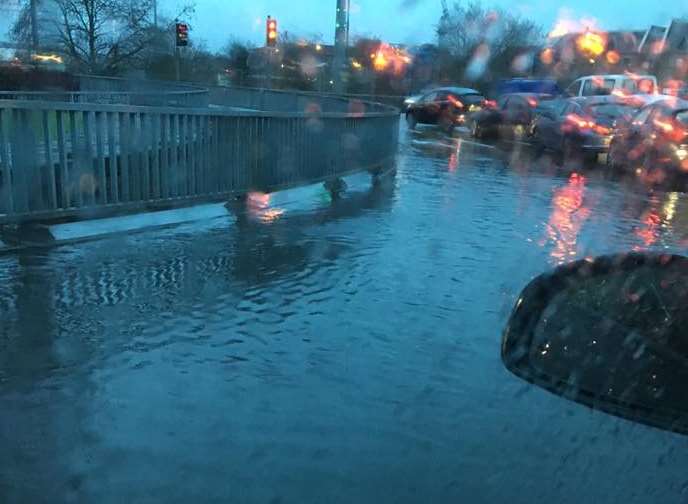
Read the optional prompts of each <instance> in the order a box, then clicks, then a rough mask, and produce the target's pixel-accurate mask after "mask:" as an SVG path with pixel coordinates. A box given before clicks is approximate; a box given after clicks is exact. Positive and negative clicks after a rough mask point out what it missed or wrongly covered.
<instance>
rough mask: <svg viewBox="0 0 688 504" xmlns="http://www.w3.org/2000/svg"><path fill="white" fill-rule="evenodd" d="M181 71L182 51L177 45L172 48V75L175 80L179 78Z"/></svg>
mask: <svg viewBox="0 0 688 504" xmlns="http://www.w3.org/2000/svg"><path fill="white" fill-rule="evenodd" d="M181 73H182V51H181V49H180V48H179V47H175V48H174V75H175V79H176V80H181Z"/></svg>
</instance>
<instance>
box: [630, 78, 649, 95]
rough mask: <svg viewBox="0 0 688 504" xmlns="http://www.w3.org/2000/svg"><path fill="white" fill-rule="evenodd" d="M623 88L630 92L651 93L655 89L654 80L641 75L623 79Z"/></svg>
mask: <svg viewBox="0 0 688 504" xmlns="http://www.w3.org/2000/svg"><path fill="white" fill-rule="evenodd" d="M623 88H624V89H625V90H626V91H628V92H629V93H630V94H653V93H655V91H656V87H655V83H654V81H653V80H652V79H648V78H643V77H640V78H633V79H626V80H624V83H623Z"/></svg>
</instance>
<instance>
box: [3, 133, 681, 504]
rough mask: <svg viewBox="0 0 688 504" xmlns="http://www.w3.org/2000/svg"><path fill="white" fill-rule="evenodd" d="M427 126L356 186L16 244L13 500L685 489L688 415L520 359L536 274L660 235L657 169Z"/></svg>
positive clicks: (668, 220) (6, 412)
mask: <svg viewBox="0 0 688 504" xmlns="http://www.w3.org/2000/svg"><path fill="white" fill-rule="evenodd" d="M406 133H407V132H405V131H404V132H402V139H403V141H402V144H401V146H400V148H401V154H400V162H399V168H400V171H399V174H398V176H397V178H396V179H395V180H391V181H387V183H382V184H380V185H377V186H375V187H374V188H372V189H368V187H369V185H368V181H367V180H366V181H365V186H361V187H358V186H356V185H355V184H353V186H352V190H351V191H349V192H348V193H347V194H346V195H345V196H344V197H343V198H342V199H340V200H338V201H334V202H331V203H330V202H329V198H327V197H326V196H323V194H322V192H321V193H317V194H316V195H313V194H312V192H310V193H309V192H308V191H306V190H304V191H303V192H300V193H298V194H299V195H300V198H301V201H300V200H299V199H298V198H297V199H296V203H294V204H291V203H290V204H286V203H285V204H283V203H282V201H281V200H280V198H279V197H272V196H267V195H259V194H256V195H252V196H251V197H250V198H249V202H248V203H249V204H248V205H247V209H248V217H249V218H246V219H239V220H236V221H235V220H234V219H227V220H221V219H220V220H217V221H213V222H212V223H207V224H202V223H201V224H199V223H197V224H194V225H192V226H186V227H180V228H177V229H173V230H163V231H155V232H147V233H142V234H136V235H132V236H126V237H116V238H111V239H107V240H102V241H97V242H91V243H83V244H79V245H73V246H67V247H61V248H58V249H54V250H48V251H42V252H39V253H37V252H35V251H27V252H24V253H22V254H21V255H19V256H5V257H0V310H2V311H1V316H2V324H0V411H1V412H2V414H0V446H1V447H2V448H3V450H1V451H0V502H2V503H3V504H4V503H5V502H10V503H14V502H21V503H23V502H104V503H109V502H195V501H200V502H204V501H217V502H285V503H286V502H329V503H340V502H341V503H349V502H418V501H419V500H420V501H424V502H511V503H512V504H521V503H523V504H526V503H527V504H534V503H540V502H561V503H579V502H616V501H621V500H623V501H624V502H636V503H638V504H640V503H644V502H648V501H651V502H660V501H661V502H678V501H680V497H681V494H680V492H681V490H680V489H681V484H682V483H683V481H685V470H684V469H685V467H686V464H687V463H688V458H687V457H688V455H686V453H688V450H685V449H680V448H681V446H680V442H678V441H677V440H676V438H674V437H672V436H670V435H667V434H665V433H658V432H655V431H653V430H649V429H646V430H641V429H639V428H638V429H633V427H632V426H629V425H628V424H624V423H622V422H621V421H620V420H617V419H610V418H608V417H606V416H604V415H597V414H594V413H591V412H590V411H588V410H586V409H584V408H575V407H571V406H569V405H568V404H566V402H565V401H560V400H558V399H556V398H553V397H550V396H548V395H546V394H540V393H538V392H533V391H532V389H531V388H528V387H527V386H523V385H522V384H520V383H518V381H517V380H516V379H514V378H512V377H511V376H510V375H509V374H508V373H507V372H506V371H505V370H503V368H502V366H501V364H500V359H499V347H498V346H499V336H500V333H501V330H502V326H503V324H504V322H505V320H506V318H507V316H508V313H509V310H510V308H511V306H512V304H513V302H514V299H515V297H516V295H517V294H518V292H519V291H520V289H521V288H522V287H523V285H525V284H526V283H527V282H528V281H529V280H530V279H531V278H532V277H533V276H535V275H537V274H540V273H541V272H543V271H545V270H547V269H549V268H550V267H551V262H559V261H563V260H566V259H568V258H573V257H578V256H580V255H581V254H599V253H606V252H609V251H610V250H619V249H621V250H623V249H630V248H632V247H633V246H635V245H637V244H638V241H639V237H638V236H637V235H636V234H634V231H635V230H636V229H642V227H643V226H644V225H645V223H644V218H643V217H642V216H643V214H644V212H646V211H647V209H648V208H650V207H651V205H650V206H648V201H649V200H648V199H647V196H646V194H642V193H639V192H637V191H634V190H631V189H627V188H624V187H622V186H620V185H619V184H617V183H616V182H611V181H607V180H603V179H601V178H600V177H596V176H595V175H594V174H589V173H586V174H585V175H583V174H578V175H575V176H570V177H568V176H567V177H564V178H562V175H561V174H560V173H556V174H554V175H551V176H550V174H549V173H548V172H547V171H540V170H539V168H538V166H537V165H528V163H527V160H522V161H520V162H519V163H518V164H517V165H516V164H507V163H505V161H504V158H498V157H496V153H495V151H494V149H486V148H481V147H479V146H475V145H474V144H471V143H469V142H461V143H459V142H458V140H457V139H456V138H447V137H443V136H440V135H438V134H436V133H428V134H427V135H426V134H425V133H424V132H420V133H419V132H414V133H411V134H408V135H407V134H406ZM509 162H510V163H511V162H512V160H511V159H509ZM514 166H518V168H517V169H516V168H514ZM452 167H453V168H452ZM448 168H449V169H448ZM674 194H675V193H674ZM657 198H658V199H657V205H656V206H654V207H652V208H656V209H657V210H656V212H657V213H659V215H660V217H661V223H660V226H659V227H660V229H661V230H662V233H663V234H661V235H660V236H661V239H657V240H656V241H655V243H654V244H653V245H651V246H650V247H651V248H654V247H657V246H659V245H661V246H662V247H668V248H669V249H670V250H673V251H677V250H681V247H682V242H683V240H684V239H685V238H686V237H688V221H687V220H686V219H685V217H683V216H684V215H686V212H684V211H683V208H685V197H684V195H683V194H676V195H675V196H671V195H663V194H660V193H659V192H658V193H657ZM593 207H594V211H593V210H592V208H593ZM273 210H274V211H276V212H279V215H277V213H276V212H272V211H273ZM266 215H267V217H265V216H266ZM264 217H265V218H264ZM543 223H546V236H545V243H544V244H543V245H545V244H546V245H547V247H542V246H539V245H538V243H539V242H541V240H542V235H543ZM550 246H551V250H550V249H549V247H550ZM677 447H678V448H677ZM684 448H688V446H685V447H684ZM660 459H661V460H663V461H665V462H666V463H665V464H664V465H663V469H662V471H660V472H658V471H656V468H657V464H658V460H660ZM649 473H651V474H653V478H645V477H644V476H645V475H647V474H649ZM543 482H544V483H543ZM46 496H47V497H46ZM648 496H649V497H648Z"/></svg>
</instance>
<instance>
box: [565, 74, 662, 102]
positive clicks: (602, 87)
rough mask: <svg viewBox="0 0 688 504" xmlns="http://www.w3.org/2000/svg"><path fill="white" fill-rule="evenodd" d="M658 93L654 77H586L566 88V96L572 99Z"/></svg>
mask: <svg viewBox="0 0 688 504" xmlns="http://www.w3.org/2000/svg"><path fill="white" fill-rule="evenodd" d="M657 92H658V91H657V78H656V77H655V76H654V75H626V74H619V75H586V76H585V77H581V78H579V79H576V80H575V81H573V83H572V84H571V85H570V86H569V87H567V88H566V94H568V95H569V96H572V97H576V96H601V95H610V94H624V95H637V94H644V95H648V94H649V95H654V94H657Z"/></svg>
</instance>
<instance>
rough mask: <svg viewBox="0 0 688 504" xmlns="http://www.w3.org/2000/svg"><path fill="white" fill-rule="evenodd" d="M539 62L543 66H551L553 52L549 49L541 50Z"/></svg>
mask: <svg viewBox="0 0 688 504" xmlns="http://www.w3.org/2000/svg"><path fill="white" fill-rule="evenodd" d="M540 61H541V62H542V64H543V65H551V64H552V62H554V51H553V50H552V48H551V47H548V48H546V49H543V51H542V52H541V53H540Z"/></svg>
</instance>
